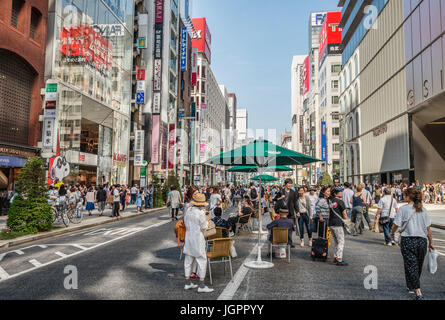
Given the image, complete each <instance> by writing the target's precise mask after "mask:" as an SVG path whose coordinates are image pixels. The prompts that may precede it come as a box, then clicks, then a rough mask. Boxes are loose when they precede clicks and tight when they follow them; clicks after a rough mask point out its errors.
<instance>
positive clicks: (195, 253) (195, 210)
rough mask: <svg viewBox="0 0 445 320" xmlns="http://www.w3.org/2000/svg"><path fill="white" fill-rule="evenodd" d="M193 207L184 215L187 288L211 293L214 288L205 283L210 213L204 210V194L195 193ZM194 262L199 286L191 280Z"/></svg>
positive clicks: (185, 287)
mask: <svg viewBox="0 0 445 320" xmlns="http://www.w3.org/2000/svg"><path fill="white" fill-rule="evenodd" d="M192 204H193V207H192V208H190V209H189V210H188V211H187V214H186V215H185V216H184V224H185V228H186V230H187V232H186V233H185V245H184V251H183V252H184V255H185V259H184V271H185V286H184V289H185V290H190V289H196V288H198V293H210V292H213V289H210V288H208V287H207V286H206V285H205V284H204V280H205V276H206V269H207V254H206V240H205V237H204V232H205V231H206V230H207V229H208V226H209V220H210V214H206V213H205V212H204V208H205V207H207V206H208V203H207V202H206V199H205V196H204V195H203V194H199V193H195V194H194V195H193V199H192ZM194 263H196V264H197V266H198V276H199V286H198V285H195V284H193V283H192V281H191V273H192V267H193V265H194Z"/></svg>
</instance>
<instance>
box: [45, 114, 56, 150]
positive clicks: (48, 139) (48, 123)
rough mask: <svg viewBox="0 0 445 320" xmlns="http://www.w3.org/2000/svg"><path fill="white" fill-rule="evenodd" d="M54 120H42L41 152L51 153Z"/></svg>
mask: <svg viewBox="0 0 445 320" xmlns="http://www.w3.org/2000/svg"><path fill="white" fill-rule="evenodd" d="M54 124H55V119H54V118H45V119H44V120H43V150H44V152H52V151H53V145H54Z"/></svg>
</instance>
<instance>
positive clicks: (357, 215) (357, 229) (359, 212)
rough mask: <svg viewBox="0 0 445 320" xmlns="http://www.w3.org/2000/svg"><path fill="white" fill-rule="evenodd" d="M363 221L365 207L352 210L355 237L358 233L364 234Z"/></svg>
mask: <svg viewBox="0 0 445 320" xmlns="http://www.w3.org/2000/svg"><path fill="white" fill-rule="evenodd" d="M362 219H363V207H354V208H352V219H351V221H352V222H354V235H356V234H357V233H360V234H361V233H362V232H363V229H362Z"/></svg>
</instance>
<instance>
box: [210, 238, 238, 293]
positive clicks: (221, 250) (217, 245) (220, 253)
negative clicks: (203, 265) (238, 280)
mask: <svg viewBox="0 0 445 320" xmlns="http://www.w3.org/2000/svg"><path fill="white" fill-rule="evenodd" d="M212 241H213V246H212V251H211V252H207V262H208V264H209V276H210V284H211V285H213V278H212V266H211V265H212V264H215V263H224V275H225V274H226V263H227V262H228V263H229V266H230V276H231V279H233V270H232V259H231V257H230V246H231V241H232V240H230V239H228V238H226V239H213V240H212ZM215 259H218V260H216V261H212V260H215Z"/></svg>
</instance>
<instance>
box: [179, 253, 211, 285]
mask: <svg viewBox="0 0 445 320" xmlns="http://www.w3.org/2000/svg"><path fill="white" fill-rule="evenodd" d="M196 269H198V272H197V273H196V274H197V275H198V277H199V278H200V279H204V278H205V277H206V270H207V259H206V258H204V257H198V258H195V257H192V256H189V255H187V254H185V255H184V271H185V277H186V278H188V277H190V275H191V273H192V272H195V270H196Z"/></svg>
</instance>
